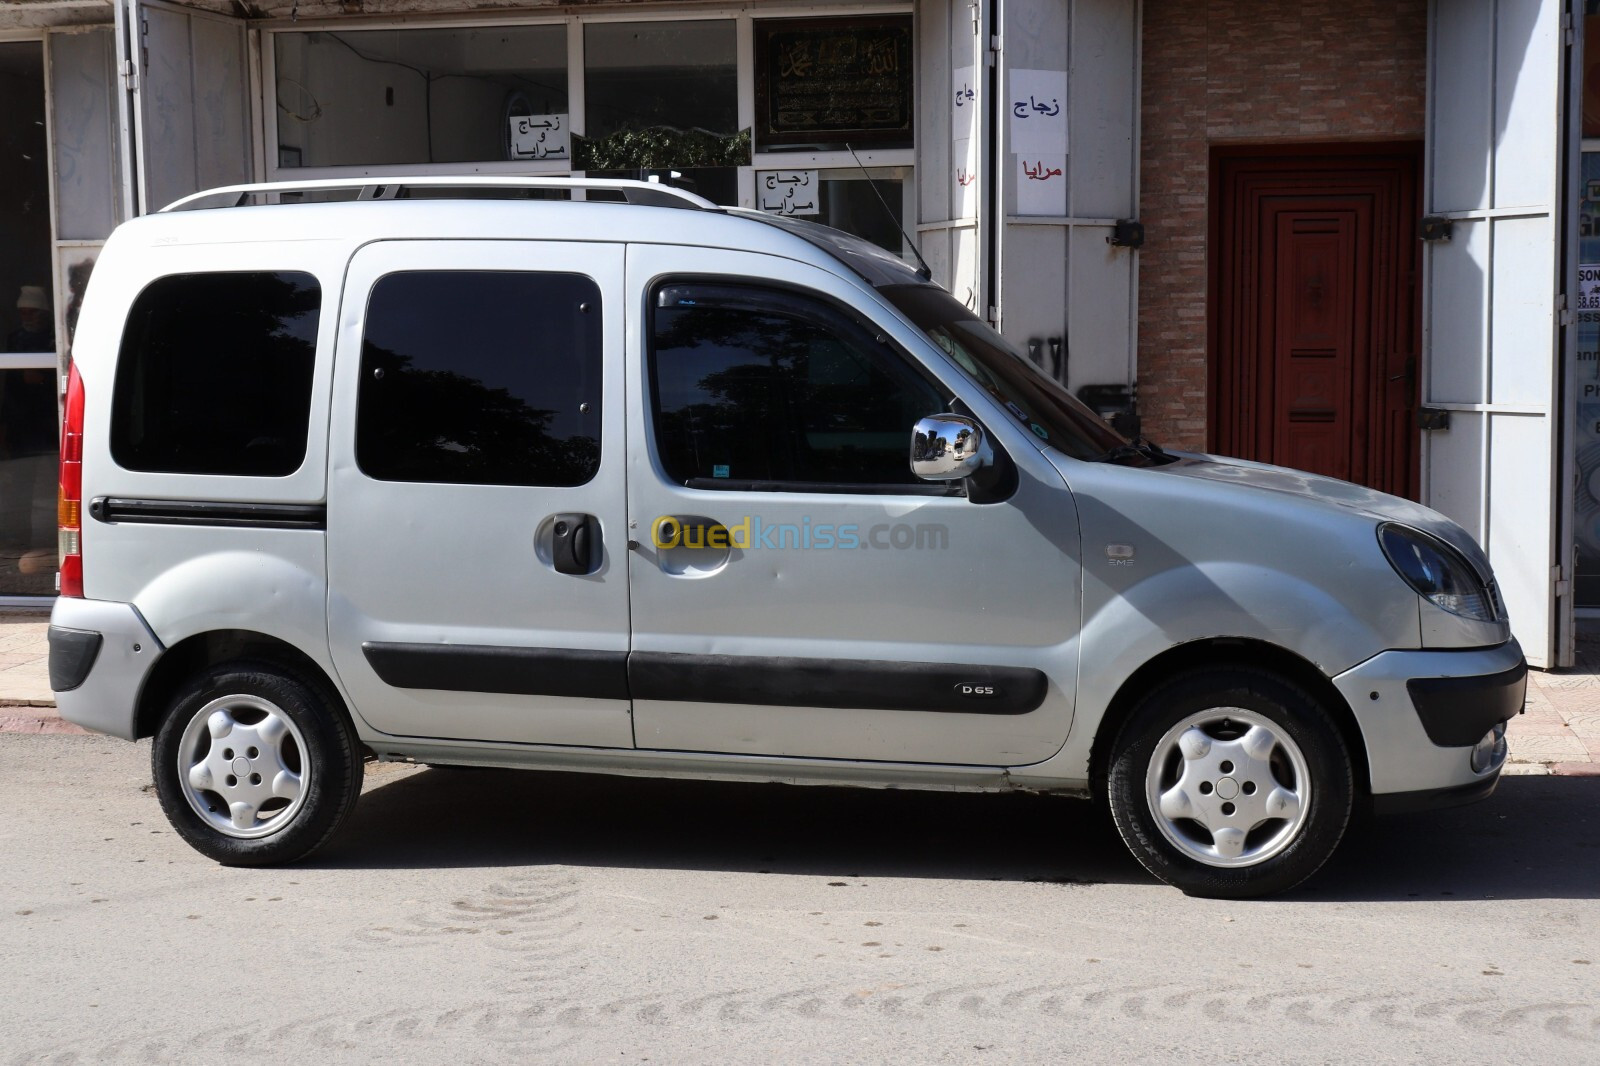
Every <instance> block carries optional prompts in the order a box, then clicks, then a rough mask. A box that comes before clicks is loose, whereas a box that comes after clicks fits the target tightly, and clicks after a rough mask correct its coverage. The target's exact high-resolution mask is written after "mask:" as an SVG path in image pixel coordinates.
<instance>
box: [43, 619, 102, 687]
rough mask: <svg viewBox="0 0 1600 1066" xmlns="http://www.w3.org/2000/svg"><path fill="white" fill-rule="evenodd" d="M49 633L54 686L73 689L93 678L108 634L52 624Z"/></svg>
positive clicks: (51, 673)
mask: <svg viewBox="0 0 1600 1066" xmlns="http://www.w3.org/2000/svg"><path fill="white" fill-rule="evenodd" d="M45 635H46V637H47V638H48V639H49V641H50V690H51V691H52V692H71V691H72V690H73V689H75V688H77V687H78V686H79V685H81V684H83V683H84V682H85V681H87V680H88V679H89V671H90V670H93V669H94V661H95V659H96V658H98V657H99V655H100V645H101V644H103V643H104V642H105V638H104V637H102V636H101V635H100V634H99V633H96V632H93V631H92V630H88V629H67V628H66V627H65V626H51V627H50V628H49V629H48V630H47V631H46V634H45Z"/></svg>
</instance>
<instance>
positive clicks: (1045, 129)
mask: <svg viewBox="0 0 1600 1066" xmlns="http://www.w3.org/2000/svg"><path fill="white" fill-rule="evenodd" d="M1006 112H1007V121H1008V122H1009V123H1010V133H1011V150H1012V151H1013V152H1015V153H1017V154H1018V155H1049V156H1057V155H1065V154H1066V152H1067V75H1066V72H1065V71H1059V70H1013V71H1012V72H1011V92H1010V94H1009V95H1008V96H1007V97H1006Z"/></svg>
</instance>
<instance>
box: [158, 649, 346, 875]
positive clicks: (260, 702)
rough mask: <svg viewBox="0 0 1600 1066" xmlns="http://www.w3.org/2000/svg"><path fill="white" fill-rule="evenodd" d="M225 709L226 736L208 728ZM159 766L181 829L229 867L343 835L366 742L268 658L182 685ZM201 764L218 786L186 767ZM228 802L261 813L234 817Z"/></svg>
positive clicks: (302, 853)
mask: <svg viewBox="0 0 1600 1066" xmlns="http://www.w3.org/2000/svg"><path fill="white" fill-rule="evenodd" d="M219 713H222V714H225V715H226V716H227V717H226V718H224V719H218V721H219V722H222V723H225V724H226V723H231V724H230V725H228V729H229V731H228V733H226V734H224V735H223V736H222V737H221V738H220V739H218V738H215V737H213V735H212V734H213V729H212V728H211V727H210V725H209V723H210V721H211V720H212V719H213V718H214V716H216V715H217V714H219ZM269 718H277V719H281V721H273V722H268V719H269ZM186 737H187V739H186ZM235 746H237V750H235ZM150 764H151V765H150V768H151V773H152V775H153V776H154V778H155V786H156V795H157V796H158V797H159V798H160V800H161V809H162V811H164V812H165V813H166V816H167V820H168V821H169V822H171V823H172V827H173V828H174V829H175V830H177V832H178V835H179V836H181V837H183V839H184V840H186V841H188V843H189V844H190V845H191V846H192V847H193V848H194V849H195V850H196V851H198V852H200V853H201V854H202V855H205V856H207V857H209V858H212V859H215V860H216V861H217V862H219V863H222V864H223V865H224V866H270V865H275V864H279V863H289V862H295V861H297V860H299V859H303V858H305V857H306V856H307V855H310V854H311V853H312V852H314V851H316V850H317V849H318V848H320V847H321V846H322V845H323V844H325V843H327V842H328V840H329V839H330V838H331V837H332V836H333V835H334V833H335V832H337V831H338V829H339V827H340V825H342V824H343V822H344V820H345V818H346V817H348V816H349V814H350V811H351V809H352V808H354V806H355V802H356V798H357V797H358V796H359V795H360V794H361V778H362V756H361V744H360V741H359V740H358V739H357V738H356V735H355V730H354V728H353V727H352V725H351V723H350V719H349V717H348V716H347V715H346V714H345V712H344V708H343V707H342V706H341V705H340V704H339V701H338V700H337V698H336V697H334V696H332V695H331V694H329V693H326V692H325V691H324V689H323V687H322V686H321V685H318V684H315V683H311V682H309V681H307V680H306V679H304V678H302V677H300V676H298V675H297V674H296V673H294V672H293V671H291V670H288V669H286V668H284V667H282V666H279V665H276V664H273V663H267V662H258V661H242V660H241V661H235V662H228V663H219V664H217V665H215V666H212V667H209V668H208V669H206V670H205V671H204V672H203V673H201V674H200V675H199V676H197V677H196V678H194V679H193V681H191V682H190V683H189V684H188V685H187V686H185V687H183V688H182V689H180V690H179V692H178V694H177V695H176V696H175V697H174V698H173V700H172V703H171V705H170V706H169V708H168V710H167V712H166V715H165V717H164V718H163V719H162V721H161V725H160V727H159V728H158V729H157V730H156V735H155V743H154V745H153V746H152V748H151V751H150ZM196 764H199V765H201V766H203V767H204V770H203V771H197V772H199V773H200V774H201V779H202V780H203V782H204V783H205V784H207V785H210V786H214V788H203V787H202V786H201V785H197V784H193V783H192V779H191V775H190V773H189V772H187V771H186V770H185V769H184V768H185V767H191V766H195V765H196ZM227 772H232V773H233V774H234V776H225V773H227ZM207 774H209V775H210V776H206V775H207ZM291 789H292V791H293V793H294V798H293V799H290V798H286V794H287V793H288V792H290V791H291ZM274 791H276V792H278V793H282V794H279V795H273V794H272V793H273V792H274ZM229 797H232V798H233V799H234V801H235V802H237V803H238V804H239V807H240V808H241V809H242V810H243V811H248V812H253V813H248V814H246V813H239V814H230V813H229V812H232V811H234V809H235V808H234V807H233V806H231V805H230V803H229Z"/></svg>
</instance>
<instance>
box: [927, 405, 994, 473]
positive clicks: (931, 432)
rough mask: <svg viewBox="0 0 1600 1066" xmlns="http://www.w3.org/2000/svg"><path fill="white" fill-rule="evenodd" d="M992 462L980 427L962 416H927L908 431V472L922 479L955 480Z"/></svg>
mask: <svg viewBox="0 0 1600 1066" xmlns="http://www.w3.org/2000/svg"><path fill="white" fill-rule="evenodd" d="M993 462H994V453H993V452H992V451H991V450H990V448H989V442H988V441H986V440H985V439H984V436H983V427H982V426H980V425H978V423H977V421H976V420H975V419H971V418H967V417H965V416H963V415H929V416H928V417H927V418H924V419H922V420H921V421H919V422H918V423H917V424H916V426H915V428H913V429H912V430H911V472H912V473H913V474H916V475H917V476H918V477H919V478H922V479H923V480H924V481H957V480H959V479H961V478H968V477H971V476H972V475H973V474H976V473H977V472H978V471H979V470H982V469H983V468H984V467H986V466H989V465H990V464H991V463H993Z"/></svg>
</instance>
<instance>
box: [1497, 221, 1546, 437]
mask: <svg viewBox="0 0 1600 1066" xmlns="http://www.w3.org/2000/svg"><path fill="white" fill-rule="evenodd" d="M1491 224H1492V225H1493V226H1494V257H1493V259H1492V261H1491V272H1490V288H1489V291H1491V292H1492V293H1494V309H1493V310H1494V314H1493V318H1492V319H1491V321H1490V328H1489V352H1490V359H1491V363H1490V378H1489V380H1490V399H1491V400H1492V401H1493V402H1494V403H1503V404H1532V405H1535V406H1543V405H1548V404H1549V403H1550V397H1551V395H1552V393H1553V391H1554V388H1555V382H1554V377H1553V375H1554V373H1555V369H1556V368H1555V363H1554V361H1553V360H1550V359H1538V358H1533V359H1530V358H1529V357H1528V356H1529V351H1530V348H1532V347H1533V346H1532V345H1530V343H1529V342H1530V341H1532V340H1535V339H1543V338H1548V337H1550V336H1552V334H1553V330H1554V326H1555V300H1553V299H1552V298H1551V292H1550V272H1551V262H1550V250H1551V248H1552V247H1554V243H1553V235H1552V233H1551V219H1550V216H1549V215H1540V216H1538V217H1535V218H1502V219H1496V220H1495V221H1494V222H1493V223H1491ZM1480 228H1481V227H1480Z"/></svg>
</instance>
